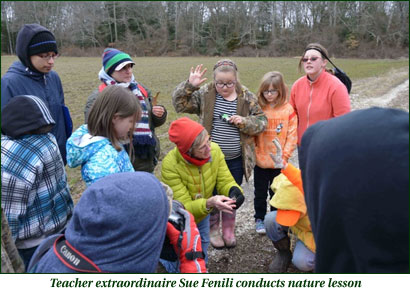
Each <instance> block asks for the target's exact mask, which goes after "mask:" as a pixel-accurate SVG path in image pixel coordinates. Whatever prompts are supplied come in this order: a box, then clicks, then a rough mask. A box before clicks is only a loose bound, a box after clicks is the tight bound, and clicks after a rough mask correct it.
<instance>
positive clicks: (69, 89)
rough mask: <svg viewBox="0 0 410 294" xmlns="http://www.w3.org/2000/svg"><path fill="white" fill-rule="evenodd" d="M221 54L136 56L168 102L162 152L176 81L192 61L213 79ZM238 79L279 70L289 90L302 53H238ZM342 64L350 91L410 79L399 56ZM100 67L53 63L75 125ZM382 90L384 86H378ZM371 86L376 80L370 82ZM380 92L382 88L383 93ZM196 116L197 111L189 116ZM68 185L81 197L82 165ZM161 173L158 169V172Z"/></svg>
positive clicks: (89, 60) (93, 61)
mask: <svg viewBox="0 0 410 294" xmlns="http://www.w3.org/2000/svg"><path fill="white" fill-rule="evenodd" d="M218 59H219V58H217V57H148V58H147V57H145V58H133V60H134V61H135V63H136V66H135V67H134V75H135V78H136V80H137V81H139V82H140V83H142V84H144V85H145V86H146V87H148V88H149V89H151V90H152V92H153V93H154V94H155V93H156V92H161V94H160V95H159V99H158V101H159V104H162V105H164V106H165V107H166V108H167V110H168V120H167V122H166V123H165V124H164V125H163V126H161V127H160V128H158V129H157V134H158V135H159V137H160V140H161V148H162V151H163V152H162V156H163V155H164V154H166V152H167V151H169V150H170V149H171V148H172V147H173V144H172V143H170V142H169V140H168V137H167V135H166V134H167V130H168V128H169V124H170V123H171V122H172V121H173V120H175V119H176V118H178V117H181V116H185V114H176V113H175V111H174V109H173V107H172V104H171V94H172V91H173V89H174V88H175V86H176V85H177V84H178V83H180V82H181V81H183V80H184V79H187V78H188V74H189V70H190V68H191V66H195V65H197V64H199V63H203V64H204V66H205V67H207V68H208V69H209V70H208V72H207V74H206V77H207V78H208V80H211V79H212V68H213V65H214V64H215V63H216V61H217V60H218ZM15 60H17V57H16V56H1V75H2V76H3V75H4V74H5V72H6V71H7V69H8V67H9V66H10V65H11V63H12V62H13V61H15ZM234 61H235V62H236V63H237V66H238V69H239V74H240V80H241V82H242V83H243V84H244V85H245V86H247V87H248V88H249V89H250V90H251V91H252V92H255V91H256V90H257V87H258V84H259V81H260V79H261V78H262V76H263V75H264V74H265V73H266V72H268V71H273V70H275V71H280V72H281V73H282V74H283V75H284V77H285V82H286V84H287V85H288V87H289V89H290V88H291V86H292V84H293V82H294V81H295V80H296V79H298V78H299V77H300V76H301V73H299V72H298V70H297V64H298V58H235V59H234ZM333 61H334V62H335V63H336V64H337V65H338V66H339V67H341V68H342V69H343V70H344V71H345V72H347V73H348V75H349V76H350V78H351V79H352V80H353V89H352V94H354V93H355V91H356V89H355V80H362V79H369V81H370V79H371V78H373V77H378V76H380V75H383V74H384V75H385V74H386V72H390V71H393V72H394V71H395V70H397V69H401V71H403V70H405V71H406V72H407V75H403V74H402V75H400V76H399V77H398V76H394V75H391V76H390V77H389V78H390V82H389V83H391V86H394V85H395V84H399V83H401V82H403V80H404V79H406V78H407V79H408V66H409V61H408V59H400V60H369V59H367V60H365V59H335V60H333ZM100 68H101V58H99V57H80V58H79V57H60V58H59V59H58V60H57V62H56V66H55V70H56V71H57V72H58V74H59V75H60V78H61V80H62V83H63V88H64V93H65V101H66V104H67V106H68V107H69V109H70V111H71V115H72V118H73V122H74V128H77V127H79V126H80V125H81V124H83V122H84V113H83V111H84V105H85V102H86V100H87V97H88V95H90V94H91V92H92V91H93V90H94V89H96V88H97V86H98V85H99V81H98V76H97V74H98V71H99V70H100ZM373 87H374V89H377V91H378V95H379V94H380V93H381V94H383V93H382V92H383V91H384V90H386V91H387V90H388V89H383V88H381V87H378V86H377V85H373ZM368 88H369V90H370V91H371V88H372V85H370V86H368ZM379 92H380V93H379ZM191 117H192V118H195V117H194V116H191ZM67 173H68V178H69V183H70V187H71V190H72V194H73V197H74V198H75V199H78V197H79V196H80V195H81V193H82V191H83V190H84V188H85V186H84V184H83V182H82V180H81V173H80V169H79V168H76V169H71V168H68V167H67ZM156 174H158V172H156Z"/></svg>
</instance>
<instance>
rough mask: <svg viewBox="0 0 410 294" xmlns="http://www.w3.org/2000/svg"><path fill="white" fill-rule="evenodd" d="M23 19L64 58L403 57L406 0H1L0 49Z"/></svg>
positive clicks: (11, 50)
mask: <svg viewBox="0 0 410 294" xmlns="http://www.w3.org/2000/svg"><path fill="white" fill-rule="evenodd" d="M25 23H39V24H41V25H43V26H45V27H47V28H48V29H50V30H51V31H52V32H53V33H54V34H55V36H56V39H57V42H58V45H59V48H61V51H62V53H63V54H64V55H71V56H99V55H100V54H101V52H102V50H103V48H105V47H108V46H111V47H116V48H120V49H122V50H124V51H126V52H127V53H130V54H131V55H133V56H190V55H208V56H219V55H230V56H295V55H300V54H301V52H302V51H303V49H304V48H305V46H306V45H307V44H308V43H311V42H319V43H321V44H323V45H324V46H325V47H327V48H328V50H329V52H330V54H331V55H335V56H338V57H361V58H397V57H402V56H404V57H408V50H409V2H408V1H376V2H374V1H371V2H370V1H369V2H368V1H88V2H82V1H52V2H51V1H2V2H1V30H2V32H1V51H2V54H15V45H16V44H15V41H16V36H17V33H18V31H19V29H20V28H21V26H22V25H23V24H25Z"/></svg>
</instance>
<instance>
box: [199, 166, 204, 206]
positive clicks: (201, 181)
mask: <svg viewBox="0 0 410 294" xmlns="http://www.w3.org/2000/svg"><path fill="white" fill-rule="evenodd" d="M198 172H199V183H200V185H201V191H203V195H202V198H205V183H204V179H203V175H202V167H201V166H198Z"/></svg>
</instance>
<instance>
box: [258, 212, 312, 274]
mask: <svg viewBox="0 0 410 294" xmlns="http://www.w3.org/2000/svg"><path fill="white" fill-rule="evenodd" d="M265 228H266V235H267V236H268V237H269V239H271V240H272V241H273V242H277V241H279V240H282V239H283V238H285V237H286V236H287V234H288V227H285V226H282V225H280V224H278V223H277V222H276V211H272V212H270V213H268V214H267V215H266V216H265ZM292 263H293V264H294V265H295V266H296V267H297V268H298V269H299V270H301V271H306V272H307V271H312V270H313V269H314V268H315V253H313V252H312V251H310V249H309V248H307V247H306V246H305V244H303V242H302V241H300V240H299V239H298V240H297V241H296V247H295V250H294V251H293V257H292Z"/></svg>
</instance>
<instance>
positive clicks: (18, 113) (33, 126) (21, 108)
mask: <svg viewBox="0 0 410 294" xmlns="http://www.w3.org/2000/svg"><path fill="white" fill-rule="evenodd" d="M55 124H56V123H55V121H54V119H53V117H52V116H51V114H50V111H49V109H48V107H47V106H46V104H45V103H44V102H43V101H42V100H41V99H40V98H38V97H37V96H32V95H21V96H15V97H13V98H12V99H11V100H10V101H9V102H8V103H7V104H6V106H4V108H3V109H2V111H1V131H2V133H3V134H5V135H7V136H9V137H12V138H16V137H19V136H21V135H24V134H29V133H31V132H33V131H36V130H38V129H39V128H42V127H45V126H48V125H53V126H54V125H55Z"/></svg>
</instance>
